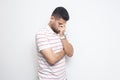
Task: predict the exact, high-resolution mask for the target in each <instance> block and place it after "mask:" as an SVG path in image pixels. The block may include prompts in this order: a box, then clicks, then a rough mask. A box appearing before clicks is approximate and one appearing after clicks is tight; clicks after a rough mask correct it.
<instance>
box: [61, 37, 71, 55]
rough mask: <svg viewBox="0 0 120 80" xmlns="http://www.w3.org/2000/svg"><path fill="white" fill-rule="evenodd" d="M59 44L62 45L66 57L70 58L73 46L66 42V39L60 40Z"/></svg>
mask: <svg viewBox="0 0 120 80" xmlns="http://www.w3.org/2000/svg"><path fill="white" fill-rule="evenodd" d="M61 42H62V44H63V49H64V51H65V53H66V55H67V56H69V57H72V56H73V46H72V45H71V44H70V43H69V42H68V41H67V39H66V38H64V39H61Z"/></svg>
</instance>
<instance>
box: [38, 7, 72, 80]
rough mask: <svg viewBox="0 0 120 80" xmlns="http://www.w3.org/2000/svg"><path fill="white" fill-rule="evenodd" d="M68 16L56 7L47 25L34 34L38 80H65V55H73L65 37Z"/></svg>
mask: <svg viewBox="0 0 120 80" xmlns="http://www.w3.org/2000/svg"><path fill="white" fill-rule="evenodd" d="M68 20H69V14H68V12H67V10H66V9H65V8H64V7H57V8H56V9H55V10H54V11H53V13H52V15H51V17H50V21H49V23H48V25H47V26H46V27H44V28H41V29H40V31H39V32H38V33H37V34H36V45H37V49H38V56H39V59H38V63H39V70H38V76H39V79H40V80H66V79H67V78H66V70H65V55H67V56H69V57H71V56H72V55H73V47H72V45H71V43H70V42H69V41H68V39H67V37H66V35H65V28H66V22H67V21H68Z"/></svg>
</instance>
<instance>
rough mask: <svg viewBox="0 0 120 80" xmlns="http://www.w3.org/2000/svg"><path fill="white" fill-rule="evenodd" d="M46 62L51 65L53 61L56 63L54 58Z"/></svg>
mask: <svg viewBox="0 0 120 80" xmlns="http://www.w3.org/2000/svg"><path fill="white" fill-rule="evenodd" d="M48 63H49V64H50V65H51V66H53V65H54V64H55V63H56V60H55V59H50V60H48Z"/></svg>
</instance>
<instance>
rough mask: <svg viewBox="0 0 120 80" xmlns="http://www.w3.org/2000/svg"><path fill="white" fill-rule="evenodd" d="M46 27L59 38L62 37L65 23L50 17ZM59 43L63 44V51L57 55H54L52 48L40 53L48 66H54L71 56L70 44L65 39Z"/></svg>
mask: <svg viewBox="0 0 120 80" xmlns="http://www.w3.org/2000/svg"><path fill="white" fill-rule="evenodd" d="M48 25H49V26H50V28H51V29H52V30H53V31H54V32H55V33H56V34H59V35H60V36H64V32H65V28H66V26H65V25H66V21H65V20H64V19H62V18H55V17H54V16H51V18H50V21H49V24H48ZM61 42H62V44H63V50H61V51H60V52H58V53H57V54H56V53H54V51H53V50H52V48H47V49H44V50H41V51H40V52H41V53H42V55H43V56H44V57H45V59H46V60H47V62H48V63H49V64H50V65H54V64H55V63H56V62H58V61H59V60H61V59H62V58H63V57H64V56H65V55H67V56H69V57H72V56H73V46H72V45H71V43H69V42H68V41H67V39H66V38H65V39H61Z"/></svg>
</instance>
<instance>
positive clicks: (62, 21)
mask: <svg viewBox="0 0 120 80" xmlns="http://www.w3.org/2000/svg"><path fill="white" fill-rule="evenodd" d="M57 21H58V23H62V24H64V23H66V21H65V20H64V19H62V18H60V19H58V20H57Z"/></svg>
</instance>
